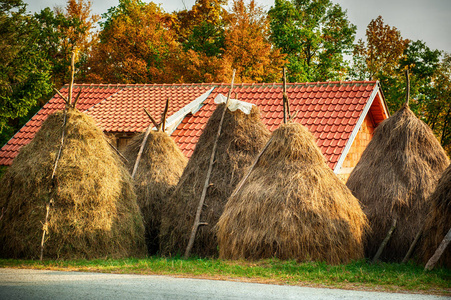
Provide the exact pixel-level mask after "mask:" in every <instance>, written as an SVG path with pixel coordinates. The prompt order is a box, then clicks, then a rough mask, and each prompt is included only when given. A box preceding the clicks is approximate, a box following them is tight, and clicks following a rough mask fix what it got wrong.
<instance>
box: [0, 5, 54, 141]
mask: <svg viewBox="0 0 451 300" xmlns="http://www.w3.org/2000/svg"><path fill="white" fill-rule="evenodd" d="M0 8H1V10H0V28H1V30H0V51H1V53H2V55H1V58H0V133H1V132H3V130H4V129H5V127H8V126H10V125H9V124H8V123H9V122H10V121H11V120H12V119H15V118H19V117H22V116H25V115H26V114H27V113H28V111H29V110H30V109H31V108H33V107H34V106H35V105H36V104H37V103H38V100H39V99H40V98H41V97H43V96H44V95H46V94H48V93H49V92H50V91H51V88H52V85H51V81H50V65H49V63H48V61H47V60H46V59H45V56H44V53H43V52H42V51H40V50H41V49H39V47H38V46H37V44H36V39H37V32H38V31H39V28H38V27H37V23H36V22H34V19H33V18H32V17H31V16H29V15H26V14H25V4H23V3H22V1H0Z"/></svg>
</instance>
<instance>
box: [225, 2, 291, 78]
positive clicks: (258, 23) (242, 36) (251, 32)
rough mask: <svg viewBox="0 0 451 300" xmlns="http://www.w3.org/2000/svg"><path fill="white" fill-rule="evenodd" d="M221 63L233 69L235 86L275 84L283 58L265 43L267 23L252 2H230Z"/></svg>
mask: <svg viewBox="0 0 451 300" xmlns="http://www.w3.org/2000/svg"><path fill="white" fill-rule="evenodd" d="M228 22H229V29H228V30H226V34H225V36H226V38H225V52H224V59H225V60H229V61H231V65H232V68H234V69H236V70H237V72H236V76H235V80H236V82H263V81H279V80H278V78H279V77H280V70H281V68H282V66H283V64H284V62H285V61H284V60H283V55H281V54H280V52H279V50H274V49H273V48H272V46H271V43H270V42H269V22H268V20H267V18H266V15H265V13H264V12H263V10H262V8H261V7H258V6H257V5H256V3H255V1H254V0H251V1H250V3H249V5H248V6H246V4H245V2H244V0H234V1H233V7H232V11H231V13H230V14H229V16H228Z"/></svg>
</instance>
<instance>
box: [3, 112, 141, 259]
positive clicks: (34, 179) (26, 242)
mask: <svg viewBox="0 0 451 300" xmlns="http://www.w3.org/2000/svg"><path fill="white" fill-rule="evenodd" d="M62 123H63V112H56V113H54V114H52V115H50V116H49V117H48V118H47V120H46V121H45V122H44V123H43V125H42V127H41V129H40V130H39V132H38V133H37V134H36V136H35V138H34V139H33V140H32V141H31V143H29V144H28V145H26V146H24V147H23V148H22V149H21V151H20V153H19V155H18V156H17V157H16V159H15V160H14V162H13V164H12V166H11V167H10V168H9V169H8V171H7V173H6V174H5V175H4V177H3V178H2V180H1V183H0V186H1V190H0V208H4V209H5V211H4V216H3V218H2V219H1V220H0V256H1V257H8V258H37V257H39V253H40V243H41V236H42V224H41V222H44V219H45V211H46V209H45V206H46V204H47V203H48V202H49V200H50V199H51V198H53V199H54V202H55V204H54V205H53V206H52V207H51V208H50V215H49V234H48V235H47V236H46V242H45V250H44V258H51V259H78V258H86V259H93V258H104V257H112V258H121V257H128V256H141V255H143V254H144V255H145V243H144V226H143V222H142V217H141V215H140V212H139V208H138V205H137V203H136V195H135V193H134V191H133V186H132V183H131V178H130V175H128V172H127V170H126V169H125V167H124V166H123V165H122V163H121V162H120V161H119V158H118V157H117V156H116V153H114V152H113V151H112V149H111V148H110V146H109V145H108V143H107V141H106V139H105V137H104V134H103V133H102V131H101V130H100V129H98V128H97V127H96V125H95V123H94V120H93V119H92V118H91V117H89V116H87V115H85V114H83V113H80V112H79V111H77V110H73V109H70V110H69V111H68V112H67V125H66V131H65V133H66V138H65V144H64V148H63V151H62V154H61V158H60V160H59V163H58V168H57V170H56V175H55V179H54V181H53V182H52V181H51V175H52V170H53V166H54V163H55V158H56V155H57V153H58V150H59V146H60V139H61V129H62Z"/></svg>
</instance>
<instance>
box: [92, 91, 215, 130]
mask: <svg viewBox="0 0 451 300" xmlns="http://www.w3.org/2000/svg"><path fill="white" fill-rule="evenodd" d="M211 88H212V86H211V85H205V84H202V85H200V84H191V85H188V84H183V85H175V84H172V85H130V86H127V87H125V88H123V89H122V90H121V91H120V92H119V93H117V94H114V95H112V96H111V97H110V98H108V99H106V100H105V101H102V102H100V103H99V104H98V105H95V106H93V107H91V108H89V109H88V110H87V113H88V115H91V116H92V117H93V118H94V119H95V120H96V121H97V125H99V126H100V128H102V129H103V130H104V131H106V132H142V131H144V130H146V128H147V127H149V125H150V123H151V121H150V120H149V118H148V117H147V115H146V113H145V112H144V108H146V109H147V110H148V111H149V113H150V114H151V115H152V117H153V118H154V119H155V120H156V121H157V122H159V121H160V118H161V114H162V113H163V110H164V106H165V103H166V99H168V98H169V101H170V103H169V109H168V114H167V117H169V116H171V115H173V114H174V113H176V112H177V111H179V110H180V109H181V108H183V107H185V106H186V105H187V104H189V103H191V102H192V101H193V100H194V99H196V98H197V97H199V96H201V95H202V94H204V93H206V92H207V91H208V90H210V89H211Z"/></svg>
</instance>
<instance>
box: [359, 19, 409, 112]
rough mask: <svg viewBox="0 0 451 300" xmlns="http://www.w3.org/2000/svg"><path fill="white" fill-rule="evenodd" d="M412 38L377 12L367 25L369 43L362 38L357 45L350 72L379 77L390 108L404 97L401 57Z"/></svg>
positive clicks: (365, 77) (372, 78) (399, 102)
mask: <svg viewBox="0 0 451 300" xmlns="http://www.w3.org/2000/svg"><path fill="white" fill-rule="evenodd" d="M409 42H410V41H409V40H408V39H403V38H402V36H401V33H400V32H399V30H398V29H397V28H396V27H391V26H389V25H385V24H384V21H383V19H382V17H381V16H378V17H377V18H376V19H375V20H371V22H370V24H369V25H368V27H367V30H366V43H365V42H364V41H362V40H359V41H358V43H357V45H355V48H354V56H353V62H354V64H353V69H352V70H351V72H350V73H351V76H352V77H353V78H354V79H358V80H365V79H370V80H379V81H380V82H381V84H382V88H383V91H384V94H385V98H386V100H387V104H388V107H389V109H390V110H391V111H396V110H397V109H398V108H399V107H400V106H401V105H402V103H404V100H405V77H404V71H403V68H402V67H401V61H402V60H403V59H405V58H406V51H407V46H408V45H409Z"/></svg>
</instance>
